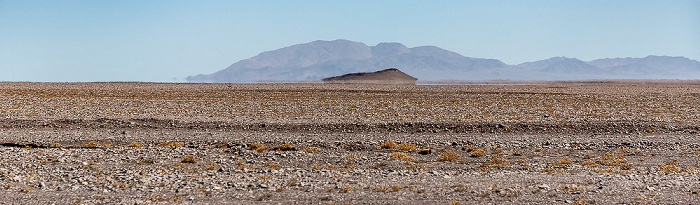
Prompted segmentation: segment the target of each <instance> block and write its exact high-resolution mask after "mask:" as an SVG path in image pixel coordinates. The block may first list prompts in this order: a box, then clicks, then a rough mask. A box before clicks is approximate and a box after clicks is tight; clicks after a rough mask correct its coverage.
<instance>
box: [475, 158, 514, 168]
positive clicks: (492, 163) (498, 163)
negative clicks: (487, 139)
mask: <svg viewBox="0 0 700 205" xmlns="http://www.w3.org/2000/svg"><path fill="white" fill-rule="evenodd" d="M510 165H513V163H510V162H507V161H506V160H505V159H501V158H498V156H497V155H493V156H491V158H490V159H489V160H488V161H485V162H484V163H481V167H503V166H510Z"/></svg>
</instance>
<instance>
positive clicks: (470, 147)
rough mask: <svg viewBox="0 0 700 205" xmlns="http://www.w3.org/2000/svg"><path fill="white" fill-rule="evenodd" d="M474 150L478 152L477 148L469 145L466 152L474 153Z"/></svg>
mask: <svg viewBox="0 0 700 205" xmlns="http://www.w3.org/2000/svg"><path fill="white" fill-rule="evenodd" d="M474 150H476V147H475V146H474V145H469V147H467V150H466V151H467V152H472V151H474Z"/></svg>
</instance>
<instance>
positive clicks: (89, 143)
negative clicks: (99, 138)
mask: <svg viewBox="0 0 700 205" xmlns="http://www.w3.org/2000/svg"><path fill="white" fill-rule="evenodd" d="M97 145H100V143H97V142H96V141H95V140H88V141H87V142H85V146H88V147H97Z"/></svg>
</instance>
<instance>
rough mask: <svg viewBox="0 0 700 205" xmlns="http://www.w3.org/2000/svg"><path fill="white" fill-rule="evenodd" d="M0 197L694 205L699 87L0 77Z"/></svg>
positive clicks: (698, 199) (699, 156)
mask: <svg viewBox="0 0 700 205" xmlns="http://www.w3.org/2000/svg"><path fill="white" fill-rule="evenodd" d="M0 100H2V101H3V102H9V103H4V104H1V105H0V152H1V153H2V154H3V155H5V156H6V157H3V158H1V159H0V203H7V204H17V203H21V204H51V203H56V204H70V203H73V204H104V203H107V204H127V203H128V204H134V203H137V204H151V203H188V204H189V203H194V204H221V203H229V204H258V203H259V204H271V203H272V204H333V203H334V204H347V203H350V204H458V203H462V204H523V203H538V204H568V203H571V204H612V203H620V204H700V194H699V193H700V176H698V172H699V171H698V170H699V169H700V138H699V137H700V106H699V105H700V82H698V81H676V82H670V81H605V82H531V83H530V84H505V85H504V84H492V85H422V86H388V85H387V86H383V85H371V86H369V85H367V86H365V85H327V84H161V83H8V82H5V83H0Z"/></svg>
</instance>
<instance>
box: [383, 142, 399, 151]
mask: <svg viewBox="0 0 700 205" xmlns="http://www.w3.org/2000/svg"><path fill="white" fill-rule="evenodd" d="M379 146H380V147H381V148H384V149H396V148H398V147H399V145H398V144H396V142H394V141H392V140H388V141H384V142H382V143H381V144H379Z"/></svg>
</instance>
